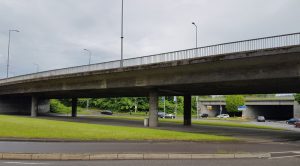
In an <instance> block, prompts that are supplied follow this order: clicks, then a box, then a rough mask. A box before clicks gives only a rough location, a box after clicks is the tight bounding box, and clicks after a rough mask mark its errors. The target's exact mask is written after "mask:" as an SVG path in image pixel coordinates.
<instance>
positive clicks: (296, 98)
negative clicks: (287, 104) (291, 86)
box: [294, 93, 300, 104]
mask: <svg viewBox="0 0 300 166" xmlns="http://www.w3.org/2000/svg"><path fill="white" fill-rule="evenodd" d="M294 97H295V101H297V102H298V103H299V104H300V93H296V94H295V95H294Z"/></svg>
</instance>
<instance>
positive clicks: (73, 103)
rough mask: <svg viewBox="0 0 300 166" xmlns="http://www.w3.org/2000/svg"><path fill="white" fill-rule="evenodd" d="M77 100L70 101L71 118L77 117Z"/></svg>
mask: <svg viewBox="0 0 300 166" xmlns="http://www.w3.org/2000/svg"><path fill="white" fill-rule="evenodd" d="M77 102H78V99H77V98H73V99H72V117H77Z"/></svg>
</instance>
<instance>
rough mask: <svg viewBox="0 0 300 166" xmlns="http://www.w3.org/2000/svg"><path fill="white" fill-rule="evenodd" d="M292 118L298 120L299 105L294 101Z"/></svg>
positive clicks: (299, 116) (299, 113) (299, 114)
mask: <svg viewBox="0 0 300 166" xmlns="http://www.w3.org/2000/svg"><path fill="white" fill-rule="evenodd" d="M294 118H300V104H299V103H298V102H297V101H294Z"/></svg>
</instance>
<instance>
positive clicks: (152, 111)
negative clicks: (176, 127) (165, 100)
mask: <svg viewBox="0 0 300 166" xmlns="http://www.w3.org/2000/svg"><path fill="white" fill-rule="evenodd" d="M149 97H150V99H149V127H157V126H158V94H157V91H155V90H152V91H150V93H149Z"/></svg>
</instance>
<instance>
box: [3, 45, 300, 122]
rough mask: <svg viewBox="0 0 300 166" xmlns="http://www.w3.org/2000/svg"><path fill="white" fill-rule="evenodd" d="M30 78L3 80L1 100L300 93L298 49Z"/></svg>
mask: <svg viewBox="0 0 300 166" xmlns="http://www.w3.org/2000/svg"><path fill="white" fill-rule="evenodd" d="M52 72H53V73H55V71H52ZM22 78H25V79H22ZM28 78H30V79H26V76H20V77H13V78H9V79H2V80H0V96H2V97H32V96H33V99H34V98H35V97H36V98H38V99H49V98H79V97H127V96H135V97H137V96H149V94H150V93H153V92H152V91H153V89H155V91H156V93H157V95H176V96H180V95H181V96H185V95H212V94H220V95H221V94H247V93H294V92H300V87H299V84H300V79H299V78H300V46H289V47H281V48H273V49H264V50H254V51H247V52H239V53H231V54H222V55H216V56H206V57H198V58H192V59H185V60H178V61H169V62H163V63H155V64H148V65H140V66H132V67H124V68H115V69H108V70H99V71H90V72H78V73H72V74H61V75H54V76H47V77H42V76H41V77H40V76H39V75H38V73H37V75H34V74H31V75H30V77H28ZM155 105H156V104H155ZM155 105H151V104H150V110H151V109H153V110H155ZM187 108H188V107H187ZM186 115H188V114H186ZM187 117H189V116H187ZM149 123H150V124H151V123H152V122H149ZM154 123H155V122H154Z"/></svg>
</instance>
